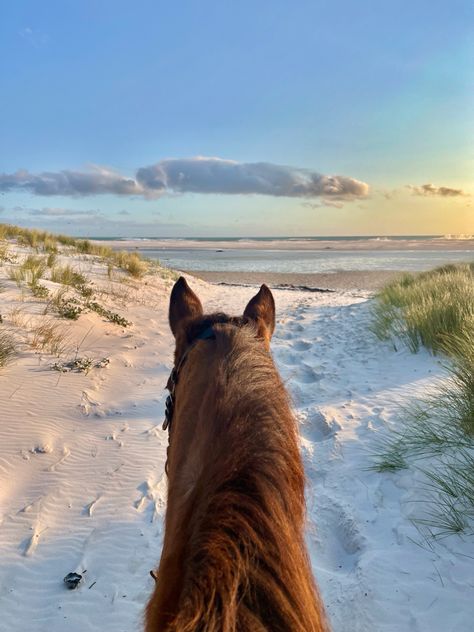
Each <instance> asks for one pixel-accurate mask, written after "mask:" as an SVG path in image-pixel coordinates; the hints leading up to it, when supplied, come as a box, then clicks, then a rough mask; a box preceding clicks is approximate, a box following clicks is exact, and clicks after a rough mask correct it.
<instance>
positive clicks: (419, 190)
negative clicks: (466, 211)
mask: <svg viewBox="0 0 474 632" xmlns="http://www.w3.org/2000/svg"><path fill="white" fill-rule="evenodd" d="M406 186H407V189H410V191H411V192H412V195H425V196H429V195H438V196H440V197H458V196H467V195H468V193H466V191H463V190H462V189H451V188H450V187H437V186H435V185H434V184H422V185H419V186H416V185H413V184H407V185H406Z"/></svg>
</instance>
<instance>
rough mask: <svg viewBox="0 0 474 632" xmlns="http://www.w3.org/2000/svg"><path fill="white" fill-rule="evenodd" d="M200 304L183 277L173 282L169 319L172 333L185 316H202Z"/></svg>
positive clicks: (175, 331)
mask: <svg viewBox="0 0 474 632" xmlns="http://www.w3.org/2000/svg"><path fill="white" fill-rule="evenodd" d="M202 313H203V311H202V305H201V301H200V300H199V299H198V297H197V296H196V294H194V292H193V291H192V289H191V288H190V287H189V285H188V284H187V282H186V279H185V278H184V277H179V279H178V280H177V281H176V283H175V284H174V287H173V289H172V290H171V297H170V310H169V320H170V327H171V331H172V332H173V335H174V336H176V333H177V331H178V329H179V327H180V323H181V322H183V321H184V320H186V319H187V318H196V317H197V316H202Z"/></svg>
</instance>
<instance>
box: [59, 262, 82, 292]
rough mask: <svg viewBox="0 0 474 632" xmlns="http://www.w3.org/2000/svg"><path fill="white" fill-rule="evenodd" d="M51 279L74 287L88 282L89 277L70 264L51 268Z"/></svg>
mask: <svg viewBox="0 0 474 632" xmlns="http://www.w3.org/2000/svg"><path fill="white" fill-rule="evenodd" d="M51 281H54V283H61V284H62V285H70V286H72V287H78V286H81V285H86V284H87V278H86V277H85V276H84V275H83V274H81V273H80V272H77V270H74V268H72V266H70V265H66V266H54V267H53V268H51Z"/></svg>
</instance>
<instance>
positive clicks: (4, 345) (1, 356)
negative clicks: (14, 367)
mask: <svg viewBox="0 0 474 632" xmlns="http://www.w3.org/2000/svg"><path fill="white" fill-rule="evenodd" d="M14 355H15V339H14V337H13V335H12V334H11V333H10V332H9V331H7V330H5V329H0V367H4V366H6V365H7V364H8V363H9V362H10V361H11V360H12V358H13V356H14Z"/></svg>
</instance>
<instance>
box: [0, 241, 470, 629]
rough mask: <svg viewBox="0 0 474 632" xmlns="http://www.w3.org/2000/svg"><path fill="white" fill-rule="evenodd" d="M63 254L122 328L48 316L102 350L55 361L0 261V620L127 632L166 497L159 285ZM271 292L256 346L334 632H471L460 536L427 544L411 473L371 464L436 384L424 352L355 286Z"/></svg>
mask: <svg viewBox="0 0 474 632" xmlns="http://www.w3.org/2000/svg"><path fill="white" fill-rule="evenodd" d="M19 254H20V256H21V257H22V256H24V255H25V254H26V250H25V249H21V250H20V251H19ZM63 262H68V263H70V264H72V265H73V266H74V267H76V268H78V269H80V270H81V271H82V272H84V273H85V274H86V275H87V276H88V277H89V278H90V279H91V280H92V281H93V283H94V287H95V292H96V293H97V295H98V297H100V299H99V300H100V302H101V303H103V304H104V305H105V306H107V307H108V308H109V309H112V310H114V311H117V312H119V313H120V314H121V315H123V316H125V317H126V318H127V319H128V320H130V321H132V322H133V325H132V326H131V327H129V328H123V327H120V326H117V325H115V324H113V323H110V322H107V321H105V320H104V319H103V318H101V317H99V316H98V315H97V314H95V313H87V314H84V315H81V317H80V318H79V320H78V321H75V322H73V321H65V320H55V322H58V323H60V325H61V326H63V327H64V331H65V333H66V334H67V336H68V339H67V341H66V349H65V350H64V352H63V354H62V357H61V358H60V360H61V361H66V360H70V359H73V358H74V357H76V356H79V357H83V356H90V357H91V358H92V359H93V360H94V361H95V360H100V359H102V358H104V357H106V358H108V359H109V363H108V364H107V365H106V366H104V367H103V368H92V369H91V370H90V371H89V372H88V373H87V374H86V373H78V372H67V373H58V372H56V371H53V370H51V365H52V364H53V363H54V362H55V361H56V360H57V359H56V358H54V357H53V356H51V355H48V354H47V353H45V352H42V353H41V352H39V351H38V350H35V349H33V348H32V347H31V346H30V345H31V342H32V339H33V334H34V329H35V328H36V326H37V325H38V324H39V323H41V322H44V321H45V319H49V318H53V319H54V316H52V315H46V316H45V315H44V314H43V312H44V307H45V303H44V301H40V300H39V299H35V298H33V297H32V296H31V293H30V291H29V290H28V289H25V290H24V291H23V292H22V291H21V290H20V289H19V288H18V287H17V286H16V285H15V283H14V282H13V281H11V280H9V279H8V265H4V266H3V267H0V282H1V284H2V286H3V289H4V291H3V292H2V293H1V294H0V300H1V309H0V312H1V314H2V315H3V318H4V323H3V325H2V328H4V329H5V328H6V329H8V331H11V332H13V334H14V335H15V336H16V338H17V339H18V354H17V356H16V357H15V358H14V360H13V362H12V363H11V364H10V365H8V366H7V367H4V368H0V480H1V486H0V556H1V560H2V561H1V564H0V613H1V617H0V631H1V632H24V631H25V630H29V631H31V632H64V631H65V630H67V631H68V632H84V631H87V632H93V631H97V632H99V631H100V632H138V631H139V630H141V629H142V615H143V609H144V606H145V603H146V601H147V599H148V597H149V595H150V593H151V591H152V589H153V580H152V578H151V577H150V575H149V571H150V569H151V568H153V567H155V566H156V564H157V562H158V560H159V557H160V551H161V546H162V539H163V517H164V514H165V510H166V485H167V483H166V476H165V473H164V462H165V454H166V445H167V441H168V438H167V434H166V432H163V431H162V430H161V423H162V419H163V413H164V401H165V397H166V392H165V390H164V386H165V383H166V379H167V377H168V374H169V371H170V369H171V366H172V357H173V339H172V336H171V334H170V332H169V329H168V325H167V308H168V299H169V291H170V287H171V283H170V281H169V280H167V279H162V278H161V277H160V276H159V275H157V274H155V275H153V276H147V277H146V278H145V279H144V280H142V281H133V282H130V281H129V280H127V279H116V280H115V281H112V282H111V281H110V280H109V279H108V277H107V272H106V268H105V266H104V264H102V263H99V262H97V261H96V260H94V258H93V257H89V256H78V255H74V256H72V257H71V256H69V257H64V258H63ZM188 280H189V282H190V284H191V286H192V287H193V289H194V290H195V291H197V293H198V294H199V296H200V297H201V299H202V301H203V303H204V306H205V308H206V310H208V311H213V310H217V309H219V310H225V311H228V312H231V313H240V312H241V311H242V309H243V307H244V306H245V304H246V302H247V301H248V300H249V298H250V297H251V296H252V295H253V293H254V292H255V289H254V288H252V287H243V286H240V287H237V286H222V285H213V284H209V283H207V282H205V281H203V280H200V279H197V278H189V279H188ZM124 281H126V282H124ZM44 284H45V285H47V286H48V287H49V288H50V289H51V290H54V289H58V288H59V286H58V285H57V284H53V283H51V282H50V281H45V282H44ZM274 295H275V300H276V305H277V327H276V331H275V335H274V338H273V341H272V353H273V355H274V358H275V361H276V363H277V366H278V368H279V370H280V371H281V373H282V376H283V378H284V380H285V383H286V385H287V387H288V389H289V391H290V393H291V395H292V398H293V401H294V406H295V411H296V415H297V419H298V423H299V427H300V432H301V451H302V455H303V460H304V465H305V469H306V475H307V492H306V497H307V504H308V513H307V527H306V538H307V543H308V548H309V552H310V556H311V561H312V566H313V570H314V573H315V576H316V578H317V581H318V583H319V585H320V587H321V592H322V596H323V599H324V602H325V604H326V607H327V610H328V613H329V616H330V619H331V622H332V626H333V630H334V632H409V631H410V632H447V631H448V630H449V631H450V632H468V631H470V630H471V629H472V621H473V617H474V602H473V600H472V582H473V573H472V568H473V558H474V543H473V541H472V539H469V538H465V539H461V538H458V537H454V536H451V537H448V538H446V539H444V540H442V541H440V542H438V543H436V544H433V543H429V545H427V544H426V543H425V542H423V540H422V539H421V536H420V534H419V532H418V531H417V529H416V528H415V526H414V525H413V523H412V519H413V518H415V517H416V516H417V515H418V514H419V511H420V503H419V502H417V501H419V500H420V489H419V487H420V482H421V481H422V480H423V475H422V473H421V472H420V471H417V470H411V469H410V470H405V471H401V472H397V473H389V472H386V473H382V474H379V473H376V472H374V471H371V470H370V469H369V465H370V464H371V456H370V455H371V454H372V452H373V450H374V448H375V445H376V442H377V439H378V437H379V436H380V434H381V433H384V432H387V429H388V428H390V427H397V425H398V424H399V423H400V420H399V413H400V407H401V406H402V405H404V404H406V403H407V402H408V401H410V399H411V398H412V397H414V396H417V395H421V394H423V393H425V392H426V390H427V389H428V388H431V387H432V386H433V385H434V383H435V381H436V379H444V372H443V368H442V366H441V363H440V361H439V360H438V359H436V358H434V357H432V356H430V355H429V354H428V353H427V352H425V351H421V352H420V353H418V354H416V355H414V354H411V353H410V352H408V351H407V350H406V349H404V348H403V346H400V347H399V348H398V349H397V350H395V349H394V347H393V345H391V344H390V343H382V342H380V341H378V340H376V339H375V337H374V336H373V334H372V333H371V332H370V329H369V324H370V321H371V315H370V309H371V300H370V298H369V293H367V295H361V294H360V293H359V292H351V291H347V290H346V291H336V292H333V293H317V292H313V293H312V292H305V291H291V292H289V291H286V290H278V289H276V290H275V291H274ZM72 571H75V572H78V573H80V574H82V575H83V580H82V582H81V584H80V585H79V587H78V588H77V589H76V590H74V591H69V590H67V589H66V588H65V586H64V584H63V577H64V576H65V575H66V574H67V573H69V572H72Z"/></svg>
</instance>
